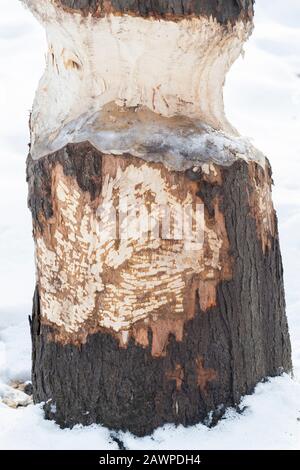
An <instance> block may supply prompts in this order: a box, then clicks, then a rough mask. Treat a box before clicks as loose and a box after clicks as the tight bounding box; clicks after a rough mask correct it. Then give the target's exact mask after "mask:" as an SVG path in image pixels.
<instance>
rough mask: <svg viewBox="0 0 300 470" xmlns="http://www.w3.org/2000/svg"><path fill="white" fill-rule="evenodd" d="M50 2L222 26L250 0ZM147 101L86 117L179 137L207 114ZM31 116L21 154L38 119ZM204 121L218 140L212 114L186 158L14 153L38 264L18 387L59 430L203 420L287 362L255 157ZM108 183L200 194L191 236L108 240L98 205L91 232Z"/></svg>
mask: <svg viewBox="0 0 300 470" xmlns="http://www.w3.org/2000/svg"><path fill="white" fill-rule="evenodd" d="M26 1H27V0H26ZM49 1H50V0H49ZM27 3H29V4H30V3H31V0H28V1H27ZM52 3H53V4H54V3H55V5H56V8H57V9H58V11H61V10H62V8H64V9H66V13H65V14H68V15H74V14H75V13H74V12H72V10H73V9H75V10H82V14H84V15H88V13H92V14H93V15H94V17H96V18H99V19H97V20H95V21H100V18H102V16H103V15H104V13H105V12H106V13H107V8H108V7H109V8H111V10H110V13H113V14H115V15H121V14H123V13H128V12H130V13H131V14H135V15H136V16H139V15H141V16H149V18H143V19H140V21H143V22H144V21H156V20H155V19H153V15H154V13H155V15H158V16H159V17H160V16H163V15H167V16H168V18H167V19H168V20H170V21H174V22H175V21H176V22H177V21H181V20H180V19H179V18H178V16H184V15H192V16H193V17H195V18H197V21H198V20H199V23H197V24H198V26H199V27H201V23H200V20H201V18H202V17H206V20H205V21H207V18H208V17H210V16H212V17H213V18H215V19H217V21H218V22H219V23H220V25H221V26H220V28H221V30H220V31H222V34H223V36H226V34H230V35H232V34H233V33H232V31H233V29H232V28H235V26H234V25H235V24H237V23H239V24H244V25H245V28H246V29H247V28H248V26H249V22H251V18H252V7H253V2H252V1H246V2H234V1H228V2H225V1H224V2H207V1H205V0H199V1H196V2H192V3H191V2H179V3H178V2H177V3H176V2H167V1H160V2H146V1H145V2H125V1H118V2H117V1H114V0H113V1H112V2H102V1H101V2H100V1H78V2H77V1H67V0H64V1H63V0H60V1H55V2H52ZM179 4H180V5H179ZM76 14H78V11H77V13H76ZM155 15H154V16H155ZM172 15H174V18H173V20H172ZM44 16H45V15H44ZM150 17H151V18H150ZM175 17H176V18H175ZM124 18H125V17H124ZM141 24H142V23H141ZM164 24H165V23H162V28H163V27H164V26H163V25H164ZM191 24H192V23H191ZM205 24H206V25H207V23H205ZM209 24H211V25H212V26H211V27H213V28H214V27H215V26H213V25H215V23H214V22H213V21H212V23H209ZM218 31H219V29H218ZM162 33H163V30H162ZM230 37H231V36H230ZM220 47H221V46H220ZM51 54H53V52H52V50H51ZM51 60H52V58H51ZM53 60H54V59H53ZM68 64H69V62H68ZM75 68H76V67H75ZM77 72H78V71H75V72H72V73H77ZM130 76H131V75H130ZM214 76H215V75H214ZM218 83H220V84H221V85H222V80H221V81H218ZM145 86H146V85H145ZM158 89H159V88H157V90H158ZM209 97H211V95H209V96H208V97H206V99H209ZM154 98H155V92H154V95H153V108H152V109H151V112H149V110H146V111H145V106H144V105H143V106H144V107H141V108H139V107H138V109H134V111H132V110H129V109H128V110H127V109H126V106H124V107H123V108H122V109H121V110H120V111H115V108H113V110H111V109H112V108H109V110H108V111H107V115H106V118H103V117H102V118H101V119H102V121H101V123H102V124H101V125H103V126H106V121H105V119H107V121H109V119H111V121H112V122H113V123H114V126H116V128H117V129H119V127H118V125H119V122H121V119H123V121H122V126H121V125H120V129H121V128H122V130H123V128H124V113H125V118H126V119H127V120H128V122H127V121H126V122H127V123H126V126H132V127H134V126H137V124H136V123H137V122H138V123H139V124H140V122H142V123H144V124H145V126H146V125H148V124H149V122H150V123H152V122H155V121H156V120H158V119H159V121H158V123H159V126H161V127H163V126H169V127H168V129H172V132H173V128H174V127H175V128H176V129H179V131H178V132H179V134H180V133H181V134H180V135H182V132H184V129H186V126H187V125H188V126H189V127H188V128H189V129H191V128H192V127H191V126H193V125H195V126H196V125H198V124H197V123H198V121H199V120H200V121H201V122H203V124H207V123H209V124H210V123H211V122H212V119H211V118H210V117H209V115H208V114H207V116H204V114H201V115H199V117H197V118H191V119H190V118H189V117H188V112H187V111H185V108H184V109H183V112H182V115H183V116H184V117H182V116H179V117H178V115H177V114H176V113H175V117H174V118H173V117H171V118H170V117H167V116H164V114H163V111H161V112H160V111H159V110H158V108H157V107H155V103H154ZM168 99H169V97H168ZM201 99H205V98H203V97H202V98H201ZM142 104H143V103H142ZM180 109H181V108H180ZM188 109H190V108H188ZM203 109H204V108H203ZM205 109H206V108H205ZM126 113H127V114H126ZM130 113H135V114H134V116H137V117H133V114H130ZM37 115H38V117H39V119H40V114H37ZM116 116H117V117H116ZM36 119H37V118H36ZM135 119H136V120H135ZM224 122H225V121H224ZM31 125H32V129H33V142H32V143H33V147H32V152H33V153H32V154H33V155H35V154H34V150H35V152H37V150H36V149H37V148H38V145H37V144H36V142H37V140H36V137H35V136H34V132H36V133H37V131H36V129H39V127H38V125H39V124H38V120H36V123H34V122H33V123H32V124H31ZM224 126H225V124H224ZM136 129H137V134H138V133H139V132H140V131H139V129H140V128H138V127H136ZM205 129H206V128H205ZM73 132H75V131H73ZM120 132H121V131H120ZM170 132H171V130H170ZM189 132H190V130H189ZM197 132H198V131H197ZM203 132H206V130H204V131H203V129H202V130H201V132H200V131H199V139H200V138H201V139H202V138H203ZM207 132H208V131H207ZM209 132H210V131H209ZM216 134H217V135H218V136H219V137H220V138H222V139H223V138H224V139H225V137H224V134H223V132H222V126H221V125H220V127H219V128H218V127H217V125H216V127H215V128H214V130H212V131H211V133H210V134H209V139H208V143H207V145H206V147H205V148H202V147H201V149H202V150H201V151H200V150H199V151H198V150H197V152H198V153H197V152H196V153H197V155H196V156H195V155H194V154H192V153H191V152H190V149H186V150H185V151H184V152H183V153H182V154H180V158H181V159H180V160H178V153H180V152H181V150H180V151H179V150H178V149H177V153H176V152H175V151H174V148H173V147H172V146H170V145H169V144H168V145H166V143H165V141H164V140H162V141H161V142H157V141H156V142H155V143H152V142H151V145H150V144H149V142H148V143H147V146H146V145H145V148H143V149H142V151H141V147H139V150H140V152H141V157H138V156H137V155H135V156H134V154H133V152H132V153H131V152H128V151H127V152H125V151H124V152H121V151H120V152H118V155H115V154H113V153H114V152H109V151H103V150H101V149H100V147H101V143H100V144H99V145H97V146H96V144H95V145H92V143H90V142H88V141H80V139H79V142H73V143H68V144H67V145H65V146H62V147H60V148H59V149H55V151H53V152H48V153H47V154H45V153H44V155H42V156H39V158H36V155H35V159H33V157H32V155H29V157H28V166H27V179H28V183H29V207H30V209H31V212H32V216H33V227H34V239H35V243H36V259H37V273H38V276H37V286H36V291H35V295H34V305H33V315H32V318H31V334H32V343H33V367H32V381H33V393H34V400H35V402H37V403H39V402H45V406H44V409H45V415H46V417H47V418H49V419H54V420H55V421H56V422H57V423H58V424H59V425H61V426H62V427H72V426H73V425H75V424H77V423H82V424H84V425H89V424H92V423H99V424H103V425H105V426H107V427H109V428H113V429H118V430H129V431H131V432H133V433H134V434H136V435H139V436H143V435H146V434H149V433H151V432H152V431H153V430H154V429H155V428H157V427H158V426H161V425H163V424H165V423H175V424H183V425H185V426H188V425H192V424H196V423H198V422H210V423H212V424H213V423H215V422H217V420H218V419H219V418H220V417H221V416H222V415H223V414H224V411H225V410H226V408H227V407H228V406H238V404H239V402H240V399H241V397H242V396H243V395H245V394H248V393H252V392H253V390H254V388H255V386H256V384H257V383H258V382H259V381H261V380H263V379H264V378H266V377H270V376H271V377H273V376H276V375H279V374H281V373H282V372H290V371H291V369H292V364H291V348H290V340H289V333H288V326H287V319H286V314H285V300H284V287H283V270H282V262H281V255H280V247H279V241H278V228H277V218H276V213H275V211H274V208H273V204H272V197H271V186H272V177H271V169H270V165H269V163H268V161H267V160H264V159H262V158H258V156H257V155H258V154H256V153H255V152H256V151H255V150H254V149H252V150H251V152H253V155H252V156H250V157H249V155H248V157H249V158H246V155H245V156H244V158H240V155H239V154H240V153H241V151H240V150H238V149H240V147H237V149H235V150H232V148H231V150H230V152H229V154H230V155H229V154H228V155H229V156H228V155H227V154H226V155H225V154H224V149H222V147H218V146H215V147H214V143H213V142H214V136H215V135H216ZM69 135H70V136H71V133H70V132H69ZM85 135H86V134H85ZM47 138H48V137H47ZM51 138H52V137H51ZM134 138H136V139H138V136H137V137H134ZM49 139H50V137H49ZM161 139H166V137H165V136H164V137H161ZM233 139H234V137H233ZM59 142H61V140H59ZM70 142H71V137H70ZM97 142H98V141H97ZM51 145H52V147H53V146H54V144H53V142H52V144H51ZM114 145H117V144H116V141H114ZM224 145H225V144H224ZM239 145H240V144H239ZM54 147H55V146H54ZM96 147H97V148H96ZM145 149H146V150H145ZM143 152H144V153H143ZM172 152H173V153H172ZM200 154H201V155H200ZM224 155H225V156H226V158H224ZM180 166H181V167H180ZM124 195H125V196H126V197H127V196H128V197H129V198H130V197H132V198H133V200H134V201H138V200H140V199H142V200H143V202H144V203H146V204H147V207H153V204H155V203H161V202H165V203H167V204H171V205H173V206H174V207H175V206H176V205H178V204H179V205H181V206H185V204H186V203H187V202H188V203H189V204H191V205H192V206H193V207H195V205H196V204H202V205H204V240H203V246H202V247H201V249H195V250H190V249H187V248H186V245H185V243H184V242H183V241H182V240H176V239H171V240H164V239H162V237H161V233H159V235H160V237H159V242H155V243H154V242H153V240H151V239H146V240H130V241H128V240H127V241H124V240H121V239H119V238H117V239H115V240H113V241H111V240H109V239H108V238H107V233H106V229H107V227H108V226H109V224H110V219H109V217H108V218H106V219H105V218H104V221H106V222H105V223H106V226H105V224H104V227H103V226H101V227H102V228H101V230H100V231H98V230H97V227H98V225H97V224H98V223H99V217H100V216H99V208H100V209H101V210H103V211H104V213H105V211H106V210H108V209H107V208H108V206H109V207H114V208H117V210H118V211H119V212H118V213H119V215H120V211H121V209H120V200H121V199H122V197H123V196H124ZM210 413H211V415H209V414H210ZM208 416H210V420H208Z"/></svg>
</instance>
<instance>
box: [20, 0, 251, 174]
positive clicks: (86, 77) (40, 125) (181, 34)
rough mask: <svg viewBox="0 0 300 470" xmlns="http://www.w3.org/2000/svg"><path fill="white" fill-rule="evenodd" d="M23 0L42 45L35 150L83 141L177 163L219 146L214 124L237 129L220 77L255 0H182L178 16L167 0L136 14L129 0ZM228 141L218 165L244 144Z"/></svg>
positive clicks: (37, 153)
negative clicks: (221, 1)
mask: <svg viewBox="0 0 300 470" xmlns="http://www.w3.org/2000/svg"><path fill="white" fill-rule="evenodd" d="M23 1H24V2H25V3H26V4H27V5H28V6H29V7H30V8H31V10H32V11H33V12H34V14H35V15H36V16H37V17H38V18H39V20H40V21H41V22H42V23H43V25H44V26H45V29H46V33H47V39H48V45H49V51H48V58H47V66H46V71H45V73H44V76H43V78H42V80H41V82H40V86H39V89H38V92H37V94H36V99H35V103H34V108H33V112H32V118H31V133H32V139H31V144H32V147H31V154H32V156H33V158H39V157H41V156H44V155H47V154H49V153H51V152H53V151H57V150H58V149H60V148H62V147H63V146H64V145H66V144H68V143H76V142H81V141H84V140H88V141H90V142H91V143H92V144H93V145H94V146H95V147H97V148H98V149H99V150H100V151H103V152H107V153H115V154H122V153H131V154H133V155H135V156H138V157H141V158H146V159H147V158H150V159H152V160H153V159H154V160H155V159H159V160H160V159H162V160H164V161H167V162H169V164H170V166H172V167H174V168H176V169H179V167H182V166H184V165H185V162H188V165H190V162H191V161H194V160H195V159H196V160H197V158H199V155H203V154H207V153H209V151H208V149H209V147H211V149H212V153H213V154H215V153H218V154H222V152H220V148H219V147H220V146H221V147H224V146H223V144H224V142H223V141H222V142H221V143H220V141H219V142H217V141H216V138H215V137H216V135H215V133H216V131H218V132H223V133H227V134H229V135H231V136H236V135H237V134H236V131H235V130H234V129H233V128H232V127H231V125H230V124H229V123H228V121H227V120H226V117H225V114H224V106H223V85H224V81H225V76H226V73H227V71H228V70H229V68H230V66H231V65H232V63H233V62H234V61H235V60H236V58H237V57H238V56H239V55H240V53H241V50H242V47H243V43H244V41H245V40H246V39H247V38H248V36H249V34H250V32H251V29H252V18H251V13H252V2H246V3H247V5H246V6H245V7H239V9H238V10H237V9H236V7H235V8H234V6H231V7H230V5H231V3H233V4H236V3H237V2H227V4H228V5H227V7H226V8H225V7H224V8H223V9H222V12H223V16H222V17H220V16H218V14H217V12H218V8H217V6H216V5H214V3H216V2H210V7H208V6H207V2H205V1H204V0H198V1H196V2H195V5H194V10H192V9H191V7H189V9H188V8H187V7H186V8H185V3H186V2H183V3H182V2H181V3H182V5H183V7H182V10H181V13H180V14H179V13H176V8H175V10H174V11H175V13H174V12H173V14H171V13H170V12H169V4H168V2H161V4H162V5H160V10H159V9H158V7H157V11H153V8H154V7H152V10H151V9H150V10H147V9H146V10H145V12H144V13H143V11H142V12H141V6H139V7H137V6H135V3H134V2H133V3H132V5H131V7H126V5H125V3H126V2H123V3H124V7H122V8H121V7H118V8H117V7H116V5H115V4H114V2H100V1H97V0H94V1H83V2H76V1H75V2H74V1H73V2H70V1H66V0H65V1H58V0H45V1H44V2H37V1H35V0H23ZM120 3H121V4H122V2H118V5H119V4H120ZM139 3H140V2H139ZM142 3H143V2H142ZM175 3H176V2H175ZM109 6H110V8H108V7H109ZM162 7H164V8H162ZM154 9H155V8H154ZM164 12H165V13H164ZM225 13H226V15H227V16H226V15H225ZM224 15H225V16H224ZM223 137H224V136H223ZM207 139H208V140H207ZM227 139H228V142H226V139H225V137H224V140H225V148H226V149H225V152H224V155H223V156H222V162H225V163H226V161H227V160H230V159H231V157H232V155H231V154H232V153H239V152H240V150H241V149H240V148H234V149H233V144H232V142H231V140H230V138H229V137H227ZM211 140H212V141H213V142H212V143H211ZM219 144H221V145H219ZM226 144H227V147H226ZM217 150H218V151H217ZM242 152H246V153H247V149H245V148H244V149H242ZM178 155H179V157H178ZM207 156H208V157H209V155H207ZM209 158H210V157H209Z"/></svg>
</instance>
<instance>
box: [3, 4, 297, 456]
mask: <svg viewBox="0 0 300 470" xmlns="http://www.w3.org/2000/svg"><path fill="white" fill-rule="evenodd" d="M19 3H20V2H18V0H1V7H2V8H3V11H5V16H3V15H2V16H1V17H0V132H1V134H0V148H1V152H2V158H0V214H1V218H0V289H1V292H0V396H1V397H5V396H6V397H7V396H8V395H9V393H12V389H11V388H10V387H9V384H10V383H11V382H12V381H18V380H19V381H26V380H29V379H30V338H29V327H28V322H27V317H28V315H29V314H30V312H31V297H32V294H33V287H34V266H33V245H32V241H31V220H30V214H29V211H28V210H27V208H26V191H27V189H26V183H25V156H26V153H27V143H28V140H29V137H28V130H27V122H28V115H29V110H30V108H31V104H32V100H33V95H34V91H35V89H36V86H37V82H38V80H39V78H40V76H41V74H42V71H43V68H44V61H43V60H42V59H43V53H44V51H45V49H46V45H45V40H44V33H43V31H42V29H41V28H40V27H39V26H38V24H37V22H36V20H34V19H33V18H31V16H30V14H29V13H28V12H27V11H25V10H24V9H23V8H22V6H21V5H20V4H19ZM288 7H289V8H290V10H289V11H287V9H288ZM256 13H257V15H256V30H255V32H254V35H253V37H252V39H251V40H250V42H249V43H248V44H247V46H246V55H245V59H239V61H238V62H237V63H236V64H235V65H234V67H233V69H232V72H231V73H230V75H229V77H228V79H227V86H226V90H225V103H226V112H227V116H228V117H229V119H230V121H231V122H232V123H233V124H234V125H235V126H236V127H237V128H238V130H239V131H240V132H241V133H242V134H243V135H245V136H251V137H252V138H253V143H254V144H255V146H256V147H258V148H259V149H260V150H262V151H263V152H264V153H265V154H266V155H267V156H268V157H269V159H270V160H271V163H272V166H273V171H274V179H275V183H276V185H275V188H274V200H275V205H276V208H277V211H278V215H279V223H280V232H281V246H282V253H283V260H284V267H285V282H286V295H287V308H288V317H289V325H290V332H291V338H292V344H293V361H294V379H293V380H292V379H291V378H290V377H288V376H283V377H279V378H275V379H272V380H270V381H269V382H267V383H264V384H259V385H258V386H257V389H256V392H255V394H254V395H252V396H247V397H245V399H244V401H243V403H242V405H241V406H247V408H246V410H245V411H244V413H243V414H237V413H236V412H234V411H232V410H229V411H228V413H227V418H226V419H225V420H222V421H221V422H220V423H219V424H218V425H217V426H216V427H215V428H213V429H208V428H206V427H205V426H203V425H198V426H194V427H192V428H189V429H184V428H182V427H180V428H177V429H176V428H174V427H173V426H167V427H165V428H164V429H159V430H157V431H156V432H155V433H154V435H153V436H152V437H147V438H144V439H137V438H134V437H133V436H131V435H129V434H125V435H121V437H122V439H123V440H124V443H125V445H126V447H128V448H130V449H138V448H139V449H146V448H147V449H179V448H188V449H192V448H194V449H299V448H300V317H299V313H300V290H299V272H300V238H299V232H300V184H299V170H300V159H299V154H300V78H299V77H298V75H299V74H300V28H299V21H300V5H299V1H298V0H285V2H282V0H263V1H258V2H257V3H256ZM16 393H17V394H18V397H19V398H20V399H21V398H22V395H19V393H22V392H16ZM0 448H1V449H109V448H110V449H114V448H116V444H115V443H114V442H113V441H112V440H111V438H110V436H109V432H108V431H107V430H106V429H105V428H102V427H101V426H91V427H88V428H81V427H76V428H74V429H73V430H61V429H60V428H59V427H58V426H56V425H55V424H54V423H53V422H49V421H45V420H44V419H43V414H42V410H41V408H40V407H39V406H33V405H30V406H28V407H22V406H20V407H19V408H17V409H12V408H10V407H8V406H7V405H5V404H4V403H3V402H2V403H1V401H0Z"/></svg>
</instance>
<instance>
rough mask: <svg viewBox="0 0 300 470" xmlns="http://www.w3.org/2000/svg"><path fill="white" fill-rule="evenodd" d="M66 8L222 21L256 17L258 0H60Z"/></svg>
mask: <svg viewBox="0 0 300 470" xmlns="http://www.w3.org/2000/svg"><path fill="white" fill-rule="evenodd" d="M56 2H57V3H58V4H61V5H62V6H63V7H65V8H68V9H71V10H75V11H76V10H77V11H80V12H82V13H83V14H88V13H92V14H94V15H97V16H99V15H101V14H106V13H120V14H133V15H137V16H143V17H149V16H153V17H157V18H165V19H167V18H174V17H177V18H182V17H188V16H201V15H202V16H207V17H209V16H212V17H213V18H215V19H216V20H217V21H218V22H220V23H227V21H231V22H235V21H236V20H237V19H238V18H239V17H241V16H242V17H243V18H248V19H249V18H252V16H253V4H254V0H195V1H191V0H143V1H139V0H56Z"/></svg>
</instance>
